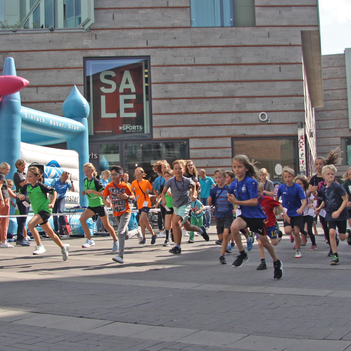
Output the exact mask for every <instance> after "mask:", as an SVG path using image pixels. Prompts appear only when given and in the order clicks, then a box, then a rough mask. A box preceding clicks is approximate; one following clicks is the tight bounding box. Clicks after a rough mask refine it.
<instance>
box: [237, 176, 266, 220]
mask: <svg viewBox="0 0 351 351" xmlns="http://www.w3.org/2000/svg"><path fill="white" fill-rule="evenodd" d="M257 187H258V183H257V181H256V180H255V179H253V178H251V177H249V176H245V178H244V179H243V180H241V181H238V179H235V180H234V182H233V183H232V184H231V185H230V190H231V191H232V192H233V194H234V195H235V197H236V199H237V200H239V201H245V200H250V199H255V198H256V199H257V198H258V190H257ZM238 210H240V211H241V214H242V216H243V217H246V218H266V215H265V213H264V212H263V210H262V207H261V206H260V205H259V204H258V203H257V205H256V206H243V205H240V206H239V207H238Z"/></svg>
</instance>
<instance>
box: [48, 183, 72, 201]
mask: <svg viewBox="0 0 351 351" xmlns="http://www.w3.org/2000/svg"><path fill="white" fill-rule="evenodd" d="M51 186H52V187H54V188H55V190H56V192H57V198H58V199H63V198H65V197H66V192H67V190H68V189H71V188H72V183H71V181H70V180H67V181H66V182H65V183H61V180H60V178H57V179H54V181H53V182H52V183H51Z"/></svg>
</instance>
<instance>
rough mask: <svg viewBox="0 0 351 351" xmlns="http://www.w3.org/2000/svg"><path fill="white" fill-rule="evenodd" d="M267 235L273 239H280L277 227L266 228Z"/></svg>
mask: <svg viewBox="0 0 351 351" xmlns="http://www.w3.org/2000/svg"><path fill="white" fill-rule="evenodd" d="M266 233H267V235H268V236H269V237H270V238H271V239H278V231H277V228H276V226H275V225H274V226H272V227H268V228H266Z"/></svg>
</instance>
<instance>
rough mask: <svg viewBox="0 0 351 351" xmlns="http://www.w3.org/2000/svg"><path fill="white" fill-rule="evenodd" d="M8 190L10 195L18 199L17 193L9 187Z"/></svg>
mask: <svg viewBox="0 0 351 351" xmlns="http://www.w3.org/2000/svg"><path fill="white" fill-rule="evenodd" d="M8 191H9V194H10V196H11V197H12V198H13V199H16V194H15V193H14V192H13V191H12V190H11V189H8Z"/></svg>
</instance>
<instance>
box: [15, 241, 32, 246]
mask: <svg viewBox="0 0 351 351" xmlns="http://www.w3.org/2000/svg"><path fill="white" fill-rule="evenodd" d="M16 245H19V246H30V243H29V242H28V241H27V240H18V241H16Z"/></svg>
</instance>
